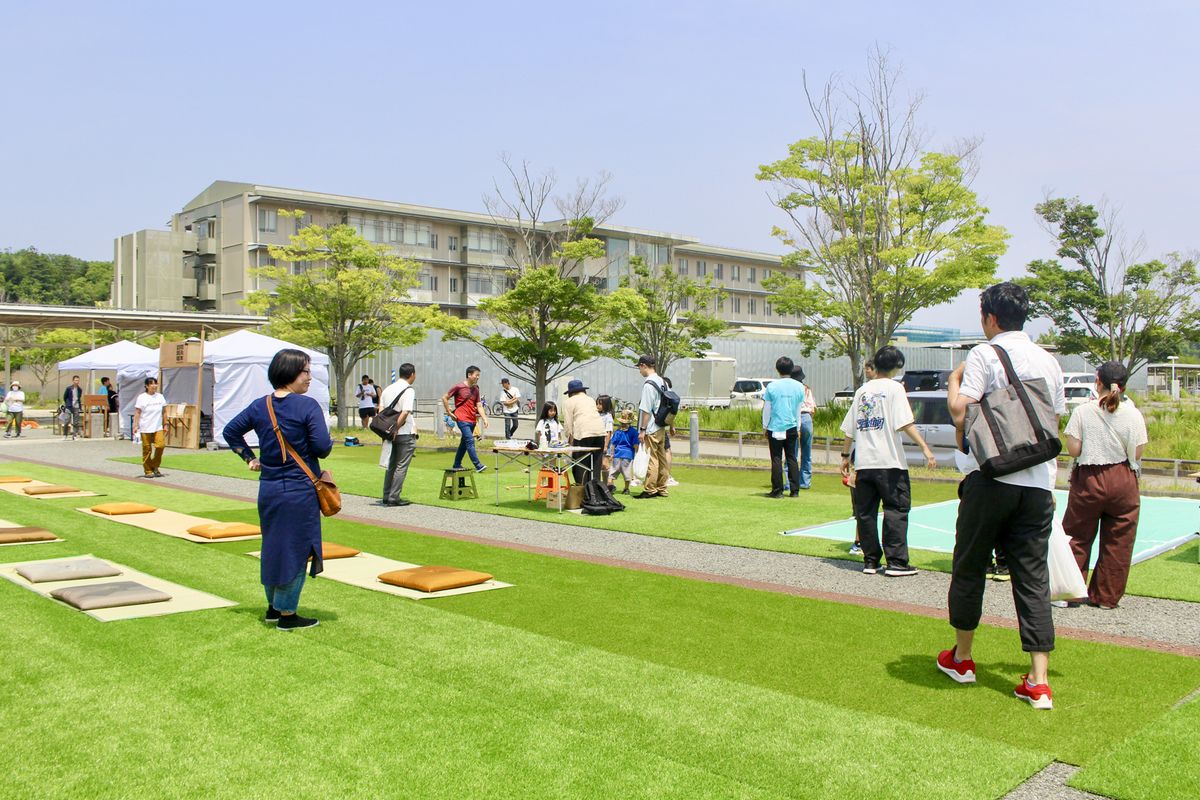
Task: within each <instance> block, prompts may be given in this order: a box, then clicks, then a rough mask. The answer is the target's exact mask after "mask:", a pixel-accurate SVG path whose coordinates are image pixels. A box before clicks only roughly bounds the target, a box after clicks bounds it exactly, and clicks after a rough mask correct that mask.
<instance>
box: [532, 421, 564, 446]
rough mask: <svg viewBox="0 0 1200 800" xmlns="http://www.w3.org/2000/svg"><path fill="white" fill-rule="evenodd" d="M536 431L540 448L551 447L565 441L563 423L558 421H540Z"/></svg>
mask: <svg viewBox="0 0 1200 800" xmlns="http://www.w3.org/2000/svg"><path fill="white" fill-rule="evenodd" d="M536 431H537V446H538V447H549V446H550V445H552V444H558V443H560V442H562V440H563V427H562V423H561V422H559V421H558V420H557V419H550V418H546V419H542V420H538V424H537V425H536Z"/></svg>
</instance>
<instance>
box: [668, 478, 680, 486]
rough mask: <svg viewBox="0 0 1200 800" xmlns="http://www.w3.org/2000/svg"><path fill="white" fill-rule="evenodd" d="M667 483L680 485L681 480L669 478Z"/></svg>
mask: <svg viewBox="0 0 1200 800" xmlns="http://www.w3.org/2000/svg"><path fill="white" fill-rule="evenodd" d="M666 485H667V486H678V485H679V481H677V480H675V479H674V478H667V483H666Z"/></svg>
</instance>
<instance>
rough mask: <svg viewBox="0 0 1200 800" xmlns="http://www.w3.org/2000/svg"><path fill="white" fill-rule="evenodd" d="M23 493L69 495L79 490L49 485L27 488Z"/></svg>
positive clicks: (72, 487) (71, 487)
mask: <svg viewBox="0 0 1200 800" xmlns="http://www.w3.org/2000/svg"><path fill="white" fill-rule="evenodd" d="M21 491H23V492H24V493H25V494H69V493H71V492H78V491H79V489H76V488H75V487H74V486H57V485H53V484H48V485H46V486H26V487H25V488H24V489H22V490H21Z"/></svg>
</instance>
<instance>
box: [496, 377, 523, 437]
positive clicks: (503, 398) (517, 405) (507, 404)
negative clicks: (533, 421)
mask: <svg viewBox="0 0 1200 800" xmlns="http://www.w3.org/2000/svg"><path fill="white" fill-rule="evenodd" d="M500 405H501V406H502V407H503V409H504V438H505V439H511V438H512V437H513V436H514V435H515V434H516V432H517V423H518V422H519V420H518V418H517V414H519V413H520V411H521V390H520V389H518V388H517V387H515V386H513V385H512V383H510V382H509V380H508V378H501V379H500Z"/></svg>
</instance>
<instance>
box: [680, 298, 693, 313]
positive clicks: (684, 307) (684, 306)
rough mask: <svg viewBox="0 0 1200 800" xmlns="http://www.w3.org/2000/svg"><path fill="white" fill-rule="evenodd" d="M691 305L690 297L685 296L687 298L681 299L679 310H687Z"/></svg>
mask: <svg viewBox="0 0 1200 800" xmlns="http://www.w3.org/2000/svg"><path fill="white" fill-rule="evenodd" d="M690 305H691V303H689V302H688V298H686V297H685V298H683V299H682V300H680V301H679V310H680V311H687V310H688V306H690Z"/></svg>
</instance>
